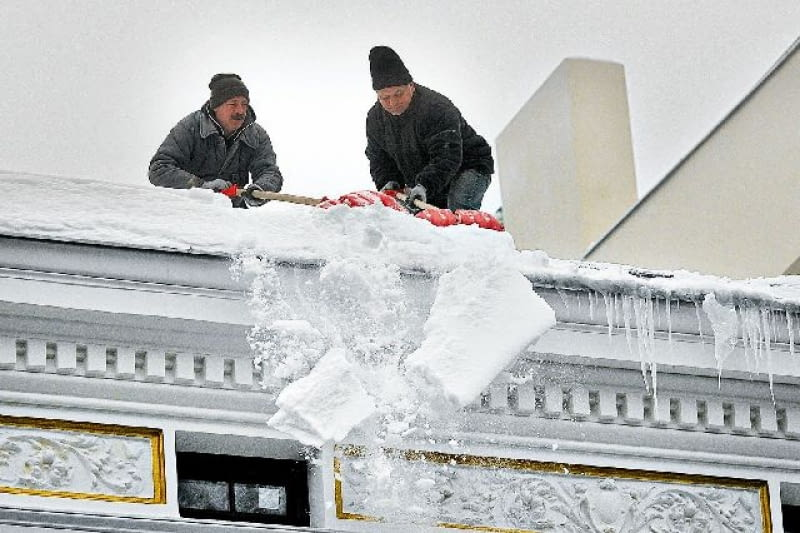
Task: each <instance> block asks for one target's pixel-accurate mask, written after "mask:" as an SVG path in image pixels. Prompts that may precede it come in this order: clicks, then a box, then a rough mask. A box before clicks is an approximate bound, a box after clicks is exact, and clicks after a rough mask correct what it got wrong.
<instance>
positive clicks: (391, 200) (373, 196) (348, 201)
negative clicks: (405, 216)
mask: <svg viewBox="0 0 800 533" xmlns="http://www.w3.org/2000/svg"><path fill="white" fill-rule="evenodd" d="M220 192H221V193H222V194H224V195H226V196H230V197H234V196H241V195H242V193H243V192H244V191H243V189H239V188H238V186H237V185H235V184H234V185H231V186H230V187H228V188H227V189H224V190H222V191H220ZM251 194H252V195H253V197H254V198H257V199H259V200H277V201H280V202H290V203H294V204H303V205H313V206H316V207H321V208H322V209H328V208H329V207H333V206H334V205H347V206H350V207H362V206H366V205H372V204H378V203H380V204H383V205H384V206H385V207H388V208H390V209H394V210H396V211H402V212H409V210H408V208H407V207H406V206H405V203H404V202H405V200H406V196H405V194H403V193H400V192H396V191H385V192H379V191H357V192H351V193H348V194H345V195H342V196H340V197H339V198H336V199H332V198H328V197H322V198H312V197H309V196H298V195H294V194H285V193H278V192H272V191H260V190H254V191H252V193H251ZM414 204H415V206H416V207H417V208H419V209H420V211H419V212H417V213H416V214H415V215H414V216H416V217H417V218H421V219H424V220H427V221H428V222H430V223H431V224H433V225H435V226H452V225H454V224H475V225H477V226H478V227H481V228H485V229H493V230H496V231H504V229H505V228H503V225H502V224H501V223H500V221H499V220H497V218H495V217H493V216H492V215H490V214H489V213H484V212H483V211H476V210H466V209H458V210H456V211H455V212H453V211H450V210H449V209H440V208H438V207H436V206H434V205H431V204H426V203H425V202H421V201H419V200H415V202H414Z"/></svg>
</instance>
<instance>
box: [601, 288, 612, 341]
mask: <svg viewBox="0 0 800 533" xmlns="http://www.w3.org/2000/svg"><path fill="white" fill-rule="evenodd" d="M603 303H605V305H606V323H607V324H608V340H609V341H610V340H611V333H612V332H613V330H614V309H613V308H612V307H611V298H610V297H609V296H608V293H605V292H604V293H603Z"/></svg>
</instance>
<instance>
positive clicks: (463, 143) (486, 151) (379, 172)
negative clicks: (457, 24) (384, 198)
mask: <svg viewBox="0 0 800 533" xmlns="http://www.w3.org/2000/svg"><path fill="white" fill-rule="evenodd" d="M369 70H370V75H371V76H372V88H373V90H375V93H376V95H377V102H375V104H374V105H373V106H372V108H371V109H370V110H369V112H368V113H367V149H366V152H365V153H366V155H367V158H368V159H369V170H370V174H371V175H372V180H373V181H374V182H375V186H376V187H377V188H378V189H381V190H388V189H392V190H401V191H404V192H406V193H407V195H408V198H409V201H410V202H411V203H412V204H413V201H414V200H421V201H423V202H427V203H430V204H433V205H435V206H437V207H441V208H448V209H451V210H456V209H480V206H481V202H482V201H483V195H484V193H485V192H486V189H487V188H488V187H489V181H490V179H491V175H492V173H493V172H494V159H493V158H492V149H491V147H490V146H489V144H488V143H487V142H486V140H485V139H484V138H483V137H481V136H480V135H478V134H477V133H475V130H474V129H472V126H470V125H469V124H468V123H467V121H466V120H464V117H462V116H461V112H460V111H459V110H458V108H457V107H456V106H455V105H453V103H452V102H451V101H450V100H449V99H447V97H445V96H443V95H441V94H439V93H437V92H436V91H433V90H431V89H428V88H427V87H423V86H422V85H419V84H417V83H414V80H413V78H412V77H411V74H410V73H409V71H408V69H407V68H406V66H405V64H403V61H402V60H401V59H400V56H398V55H397V53H395V51H394V50H392V49H391V48H389V47H388V46H376V47H374V48H372V50H370V52H369Z"/></svg>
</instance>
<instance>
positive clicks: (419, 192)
mask: <svg viewBox="0 0 800 533" xmlns="http://www.w3.org/2000/svg"><path fill="white" fill-rule="evenodd" d="M417 200H419V201H420V202H422V203H426V202H427V201H428V195H427V191H426V190H425V186H424V185H422V184H421V183H420V184H417V185H414V187H412V188H411V190H410V191H408V195H407V196H406V202H407V203H408V204H409V205H416V204H415V202H416V201H417Z"/></svg>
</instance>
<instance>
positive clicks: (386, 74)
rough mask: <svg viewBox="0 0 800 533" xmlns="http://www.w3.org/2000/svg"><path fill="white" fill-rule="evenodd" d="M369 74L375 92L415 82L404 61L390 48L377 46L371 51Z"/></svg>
mask: <svg viewBox="0 0 800 533" xmlns="http://www.w3.org/2000/svg"><path fill="white" fill-rule="evenodd" d="M369 73H370V75H371V76H372V89H373V90H375V91H379V90H381V89H385V88H386V87H394V86H395V85H407V84H409V83H411V82H412V81H414V80H413V79H412V78H411V73H409V72H408V69H407V68H406V66H405V65H404V64H403V60H402V59H400V56H399V55H397V52H395V51H394V50H392V49H391V48H389V47H388V46H375V47H373V48H372V50H370V51H369Z"/></svg>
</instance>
